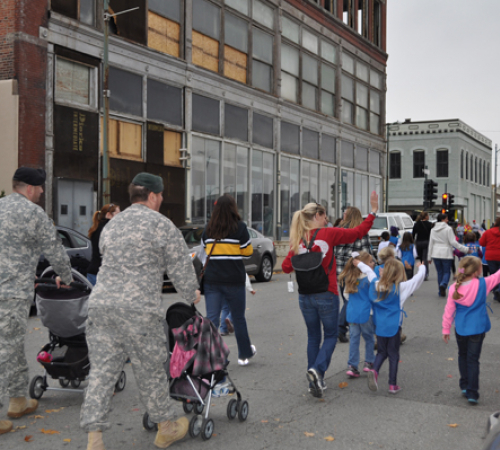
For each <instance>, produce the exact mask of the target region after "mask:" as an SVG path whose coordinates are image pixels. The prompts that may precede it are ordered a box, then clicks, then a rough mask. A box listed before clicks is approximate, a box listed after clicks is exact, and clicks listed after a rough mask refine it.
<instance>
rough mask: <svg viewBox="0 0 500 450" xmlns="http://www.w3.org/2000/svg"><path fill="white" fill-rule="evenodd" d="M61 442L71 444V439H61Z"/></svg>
mask: <svg viewBox="0 0 500 450" xmlns="http://www.w3.org/2000/svg"><path fill="white" fill-rule="evenodd" d="M63 442H71V439H63Z"/></svg>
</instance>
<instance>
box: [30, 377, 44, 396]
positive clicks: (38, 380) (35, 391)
mask: <svg viewBox="0 0 500 450" xmlns="http://www.w3.org/2000/svg"><path fill="white" fill-rule="evenodd" d="M46 387H47V386H46V385H45V380H44V379H43V377H42V376H40V375H37V376H36V377H34V378H33V379H32V380H31V383H30V389H29V392H30V397H31V398H34V399H37V400H38V399H39V398H41V397H42V395H43V393H44V392H45V389H46Z"/></svg>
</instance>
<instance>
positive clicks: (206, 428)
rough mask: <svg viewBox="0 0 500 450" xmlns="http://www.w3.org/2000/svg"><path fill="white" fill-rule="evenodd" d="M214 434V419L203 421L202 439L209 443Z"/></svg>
mask: <svg viewBox="0 0 500 450" xmlns="http://www.w3.org/2000/svg"><path fill="white" fill-rule="evenodd" d="M213 433H214V421H213V420H212V419H207V420H204V421H203V425H202V427H201V438H202V439H203V440H204V441H208V440H209V439H210V438H211V437H212V434H213Z"/></svg>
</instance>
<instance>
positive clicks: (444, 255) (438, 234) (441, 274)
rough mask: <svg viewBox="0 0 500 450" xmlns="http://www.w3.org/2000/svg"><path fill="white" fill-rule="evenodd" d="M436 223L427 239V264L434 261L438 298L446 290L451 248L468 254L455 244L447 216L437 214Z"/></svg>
mask: <svg viewBox="0 0 500 450" xmlns="http://www.w3.org/2000/svg"><path fill="white" fill-rule="evenodd" d="M437 220H438V222H437V223H436V224H435V225H434V227H433V228H432V230H431V235H430V239H429V253H428V254H429V264H430V263H431V262H432V261H434V265H435V266H436V271H437V275H438V285H439V296H440V297H446V289H447V288H448V282H449V281H450V271H451V265H452V263H453V259H454V256H453V248H456V249H458V250H460V251H461V252H462V253H465V254H468V253H469V248H468V247H466V246H465V245H462V244H460V243H459V242H457V240H456V238H455V233H454V232H453V230H452V228H451V227H450V226H449V225H448V215H447V214H439V215H438V217H437Z"/></svg>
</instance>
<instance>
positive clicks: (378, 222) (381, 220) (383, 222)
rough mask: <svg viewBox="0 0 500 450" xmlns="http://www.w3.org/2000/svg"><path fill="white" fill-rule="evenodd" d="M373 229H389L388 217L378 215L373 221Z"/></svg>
mask: <svg viewBox="0 0 500 450" xmlns="http://www.w3.org/2000/svg"><path fill="white" fill-rule="evenodd" d="M372 230H387V218H386V217H376V218H375V220H374V221H373V225H372Z"/></svg>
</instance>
